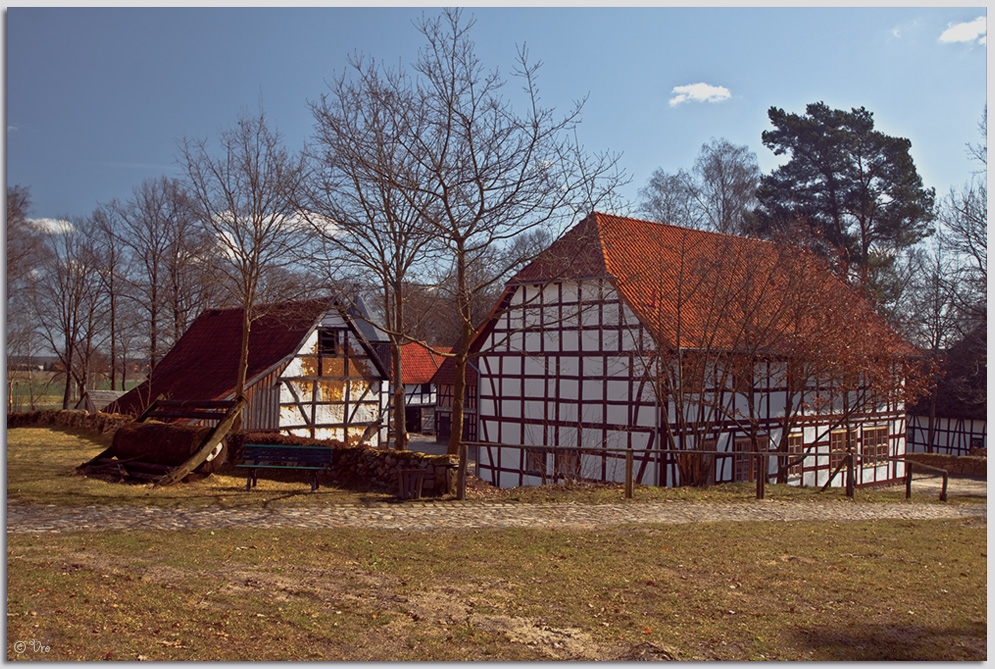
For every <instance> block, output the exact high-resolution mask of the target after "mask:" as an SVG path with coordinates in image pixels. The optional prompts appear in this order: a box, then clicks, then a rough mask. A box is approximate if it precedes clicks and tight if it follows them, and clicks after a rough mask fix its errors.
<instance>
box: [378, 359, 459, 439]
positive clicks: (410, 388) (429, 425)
mask: <svg viewBox="0 0 995 669" xmlns="http://www.w3.org/2000/svg"><path fill="white" fill-rule="evenodd" d="M444 353H448V349H447V350H445V351H438V352H436V351H435V350H430V349H429V348H427V347H426V346H425V343H424V342H421V343H419V342H414V341H413V342H409V343H407V344H404V345H403V346H401V383H403V384H404V429H405V431H407V432H409V433H415V434H435V429H436V428H435V406H436V401H437V399H438V393H437V391H436V387H435V384H434V383H432V377H433V376H435V373H436V372H437V371H439V366H440V365H441V364H442V362H443V361H444V360H445V357H444V355H443V354H444ZM393 376H394V377H395V378H394V382H395V383H396V381H397V379H396V376H397V375H396V374H394V375H393ZM393 399H394V394H393V393H391V401H392V402H393ZM393 415H394V414H393V411H391V412H390V416H391V418H393Z"/></svg>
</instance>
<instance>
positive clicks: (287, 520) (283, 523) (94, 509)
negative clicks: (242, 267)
mask: <svg viewBox="0 0 995 669" xmlns="http://www.w3.org/2000/svg"><path fill="white" fill-rule="evenodd" d="M987 513H988V512H987V507H986V506H983V505H970V506H951V505H946V504H922V503H905V504H903V503H873V504H853V503H849V502H829V503H825V504H813V503H809V502H792V501H779V500H760V501H750V502H742V503H737V504H723V503H700V502H680V501H677V502H664V503H650V502H634V503H629V504H570V503H565V504H500V503H490V502H471V503H462V504H461V503H438V502H406V503H400V504H391V503H378V504H375V505H372V506H364V505H358V504H356V505H345V504H343V505H334V506H327V507H311V508H307V507H297V508H291V507H278V508H273V509H238V508H229V509H222V508H216V507H201V508H192V507H191V508H182V509H161V508H155V507H151V508H146V507H130V506H79V507H72V506H62V507H58V506H54V505H53V506H25V505H18V504H8V506H7V532H13V533H52V532H79V531H100V530H193V529H211V530H214V529H232V528H240V527H244V528H254V529H263V528H266V529H269V528H300V529H328V528H335V527H349V528H367V529H384V530H414V531H425V530H449V529H472V528H483V527H534V528H547V529H549V528H564V529H566V528H569V529H585V528H587V529H589V528H595V527H605V526H610V525H624V524H629V523H695V522H719V521H793V520H824V521H838V522H851V521H861V520H879V519H904V520H931V519H944V518H977V519H981V520H983V521H986V522H987V518H988V515H987Z"/></svg>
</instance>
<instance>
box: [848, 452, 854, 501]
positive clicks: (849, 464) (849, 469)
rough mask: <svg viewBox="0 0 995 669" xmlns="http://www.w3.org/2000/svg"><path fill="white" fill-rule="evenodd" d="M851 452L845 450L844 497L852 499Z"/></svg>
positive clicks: (852, 474)
mask: <svg viewBox="0 0 995 669" xmlns="http://www.w3.org/2000/svg"><path fill="white" fill-rule="evenodd" d="M853 476H854V473H853V451H852V450H847V452H846V496H847V497H849V498H850V499H853V495H854V480H853Z"/></svg>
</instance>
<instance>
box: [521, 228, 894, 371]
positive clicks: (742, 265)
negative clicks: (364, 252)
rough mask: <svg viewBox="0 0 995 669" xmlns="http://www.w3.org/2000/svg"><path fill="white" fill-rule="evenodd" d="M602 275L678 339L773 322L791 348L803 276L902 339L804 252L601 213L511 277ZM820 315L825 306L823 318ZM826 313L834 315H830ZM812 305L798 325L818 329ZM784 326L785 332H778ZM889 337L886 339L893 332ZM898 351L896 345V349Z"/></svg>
mask: <svg viewBox="0 0 995 669" xmlns="http://www.w3.org/2000/svg"><path fill="white" fill-rule="evenodd" d="M596 277H603V278H606V279H608V280H610V281H611V282H612V283H613V284H614V285H615V287H616V289H617V290H618V292H619V293H620V295H621V296H622V298H623V299H624V301H625V302H626V304H627V305H628V306H629V308H630V309H631V310H632V311H633V313H634V314H635V315H636V316H637V317H638V318H639V319H640V321H641V322H642V323H643V324H644V325H645V326H646V327H647V328H648V329H649V330H650V332H652V333H653V334H654V335H655V336H656V338H657V340H658V341H660V342H661V343H662V344H664V345H666V346H669V347H677V346H680V347H682V348H723V347H724V348H740V347H743V346H750V347H753V346H755V345H756V344H757V342H756V341H754V342H748V341H745V340H744V338H749V337H750V336H751V334H752V336H754V337H757V336H759V335H757V334H756V333H757V332H759V330H760V329H761V328H762V327H763V324H764V323H767V324H768V326H769V324H772V323H778V324H779V325H778V326H777V328H773V327H770V326H769V327H768V329H769V331H768V332H766V333H765V335H764V336H765V337H766V338H767V341H766V342H765V344H764V345H765V346H767V347H768V348H771V349H779V348H789V347H790V343H791V341H790V340H791V336H792V332H790V331H787V330H788V329H790V328H786V327H785V326H784V324H785V323H787V322H788V319H786V318H784V316H783V314H781V313H779V310H783V309H785V308H786V307H785V303H784V300H783V299H781V296H783V295H785V292H786V291H787V290H789V289H790V287H791V286H795V287H796V289H797V286H799V285H801V284H800V283H799V280H800V277H803V278H804V281H806V282H807V284H808V285H809V286H815V287H817V288H818V290H813V291H810V293H807V294H811V295H818V296H821V297H822V298H824V299H825V300H826V302H827V303H831V305H832V309H831V310H832V312H833V316H832V317H833V318H836V319H841V318H845V319H846V320H848V321H851V322H853V323H855V324H857V323H859V327H860V328H861V330H862V332H864V333H865V334H866V335H867V336H870V337H874V336H881V337H882V341H883V340H884V339H887V340H888V341H889V342H892V344H891V345H892V346H898V347H899V348H902V349H903V351H902V352H911V348H910V347H908V346H907V345H904V346H903V345H902V344H903V342H900V341H899V342H898V343H895V342H896V341H897V338H896V336H895V335H894V333H893V332H891V331H890V328H888V326H887V325H886V323H885V322H884V320H883V319H881V318H880V317H879V316H878V315H877V314H876V313H874V311H873V309H872V308H871V306H870V304H869V303H868V302H867V301H866V300H864V299H863V298H862V297H861V296H860V295H858V294H857V292H856V291H855V290H853V289H852V288H850V287H849V286H846V285H845V284H844V283H843V282H842V281H840V280H839V279H838V278H837V277H836V276H835V275H833V274H832V273H831V272H830V271H829V270H828V268H827V267H825V266H824V265H822V264H820V262H818V261H816V259H814V258H812V257H811V256H806V255H805V254H804V253H802V252H801V251H792V250H791V249H786V247H784V246H780V245H776V244H773V243H771V242H768V241H764V240H759V239H753V238H746V237H737V236H734V235H725V234H719V233H714V232H704V231H700V230H692V229H688V228H681V227H678V226H674V225H667V224H664V223H654V222H651V221H643V220H638V219H633V218H625V217H621V216H611V215H607V214H602V213H597V212H595V213H592V214H590V215H589V216H587V217H586V218H585V219H584V220H582V221H581V222H580V223H578V224H577V225H576V226H575V227H574V228H572V229H571V230H569V231H567V232H566V233H565V234H564V235H563V236H562V237H560V239H558V240H557V241H556V242H554V243H553V244H552V245H551V246H550V248H549V249H548V250H547V251H546V252H544V253H543V254H542V255H540V257H539V258H537V259H536V260H535V261H534V262H532V263H531V264H530V265H528V266H527V267H525V268H524V269H523V270H521V271H520V272H519V273H518V274H517V275H516V276H515V277H514V278H513V279H512V280H511V282H510V284H511V285H514V284H522V283H542V282H546V281H556V280H563V279H587V278H596ZM815 317H816V318H818V314H816V316H815ZM826 317H829V315H828V313H827V314H826ZM812 318H813V312H811V310H810V313H809V315H808V316H807V317H806V318H805V319H803V320H805V321H806V322H798V323H796V325H795V327H796V328H813V327H818V326H819V323H818V322H811V321H812ZM775 330H776V331H775ZM885 335H887V337H886V336H885ZM892 352H896V351H892Z"/></svg>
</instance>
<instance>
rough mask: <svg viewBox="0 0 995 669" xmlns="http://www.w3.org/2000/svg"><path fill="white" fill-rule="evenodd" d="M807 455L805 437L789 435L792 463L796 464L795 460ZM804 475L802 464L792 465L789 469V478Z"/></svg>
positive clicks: (789, 453)
mask: <svg viewBox="0 0 995 669" xmlns="http://www.w3.org/2000/svg"><path fill="white" fill-rule="evenodd" d="M804 453H805V437H804V436H803V435H801V434H789V435H788V455H789V456H790V461H791V462H794V461H795V459H797V458H799V457H801V456H802V454H804ZM801 473H802V463H801V462H799V463H798V464H796V465H791V466H789V467H788V476H801Z"/></svg>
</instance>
